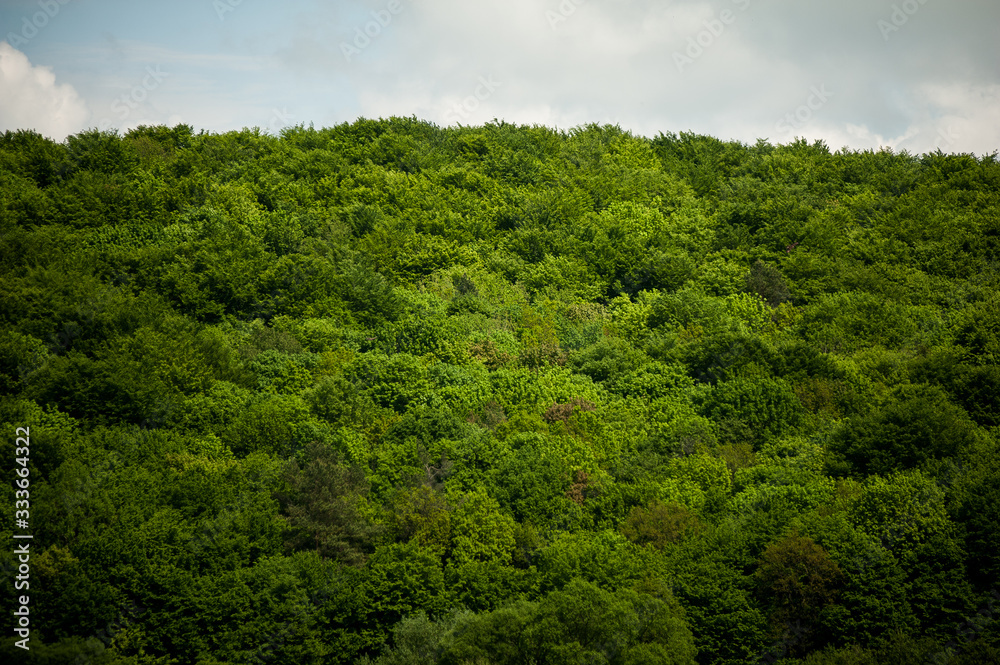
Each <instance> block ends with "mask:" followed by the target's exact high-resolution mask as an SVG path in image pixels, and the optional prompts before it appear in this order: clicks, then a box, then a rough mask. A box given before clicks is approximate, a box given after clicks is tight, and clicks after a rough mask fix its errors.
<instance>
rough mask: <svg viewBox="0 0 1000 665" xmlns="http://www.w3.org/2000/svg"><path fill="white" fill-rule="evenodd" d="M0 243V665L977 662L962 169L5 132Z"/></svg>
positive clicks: (990, 578) (379, 132)
mask: <svg viewBox="0 0 1000 665" xmlns="http://www.w3.org/2000/svg"><path fill="white" fill-rule="evenodd" d="M0 236H2V242H0V303H2V305H0V423H3V432H4V447H3V449H4V450H5V451H7V456H6V459H5V460H4V462H3V468H5V469H7V471H6V472H5V473H6V475H5V477H6V478H8V479H9V480H7V483H8V487H9V488H10V489H9V491H7V492H5V493H4V494H3V502H4V515H5V519H4V521H3V526H2V529H0V531H2V537H3V538H4V539H5V540H6V542H8V544H9V545H8V546H6V547H4V548H3V553H2V554H0V562H2V565H3V566H4V570H5V571H6V573H7V574H6V575H5V582H4V584H5V585H6V589H5V591H4V593H0V610H2V611H0V614H2V615H3V616H4V617H6V619H5V620H4V625H3V626H2V631H3V634H4V635H6V636H7V637H6V638H5V639H4V641H3V643H2V644H0V660H3V661H4V662H8V663H26V664H34V663H39V664H41V663H44V664H46V665H56V664H62V663H66V664H73V665H91V664H92V665H188V664H190V665H196V664H197V665H230V664H231V665H237V664H267V665H271V664H274V665H279V664H281V665H284V664H288V665H292V664H295V665H300V664H313V663H315V664H338V663H345V664H346V663H360V664H364V665H417V664H440V665H543V664H546V665H548V664H551V665H556V664H558V665H563V664H566V665H569V664H581V665H582V664H588V665H600V664H605V665H645V664H649V665H652V664H668V665H694V664H699V665H752V664H757V663H776V664H779V665H876V664H877V665H893V664H899V665H904V664H906V665H910V664H914V663H927V664H933V665H980V664H983V663H996V662H1000V627H998V624H1000V621H998V620H1000V582H998V580H1000V468H998V464H997V458H998V453H1000V450H998V449H1000V405H998V399H1000V397H998V396H1000V367H998V363H1000V163H998V160H997V154H996V153H994V154H989V155H982V156H978V157H977V156H975V155H970V154H947V153H943V152H941V151H937V152H934V153H927V154H923V155H911V154H908V153H906V152H893V151H892V150H889V149H882V150H879V151H872V150H864V151H862V150H851V149H848V148H842V149H839V150H837V151H832V150H831V149H830V148H829V147H828V146H827V145H826V144H825V143H823V142H822V141H817V142H814V143H809V142H807V141H806V140H803V139H797V140H795V141H793V142H791V143H788V144H785V145H772V144H770V143H769V142H768V141H767V140H763V139H762V140H759V141H757V142H756V143H755V144H745V143H741V142H738V141H724V140H719V139H716V138H713V137H710V136H702V135H696V134H693V133H689V132H681V133H679V134H678V133H673V132H668V133H666V134H663V133H660V134H659V135H658V136H657V137H656V138H647V137H642V136H635V135H633V134H632V133H630V132H629V131H626V130H623V129H622V128H620V127H618V126H611V125H598V124H592V125H587V126H580V127H576V128H573V129H569V130H558V129H551V128H547V127H543V126H537V125H536V126H527V125H515V124H510V123H507V122H505V121H499V120H494V121H493V122H490V123H487V124H485V125H482V126H462V125H459V126H455V127H439V126H437V125H435V124H433V123H430V122H426V121H422V120H419V119H417V118H415V117H411V118H405V117H403V118H400V117H392V118H389V119H379V120H370V119H363V118H362V119H358V120H356V121H354V122H352V123H344V124H341V125H337V126H334V127H329V128H323V129H316V128H314V127H312V126H309V127H306V126H304V125H299V126H296V127H290V128H286V129H284V130H282V131H281V132H280V134H279V135H272V134H269V133H267V132H264V131H262V130H260V129H258V128H250V129H243V130H240V131H231V132H226V133H210V132H206V131H196V130H195V129H193V128H192V127H190V126H188V125H183V124H182V125H177V126H175V127H173V128H170V127H167V126H140V127H138V128H136V129H133V130H130V131H127V132H125V133H120V132H118V131H114V130H112V131H99V130H96V129H95V130H89V131H84V132H81V133H79V134H76V135H72V136H69V137H68V138H67V139H66V140H64V141H62V142H56V141H53V140H51V139H48V138H46V137H44V136H42V135H40V134H38V133H36V132H34V131H28V130H19V131H6V132H5V133H3V134H0ZM18 428H25V430H18ZM27 430H30V444H29V445H28V446H27V447H20V446H22V444H21V443H20V439H18V441H19V443H15V438H16V437H20V436H22V435H21V434H20V433H17V432H20V431H24V432H27ZM25 443H28V442H27V441H25ZM15 446H19V447H18V448H17V450H19V451H21V452H18V453H15ZM25 451H28V452H25ZM18 460H20V461H18ZM21 480H23V482H20V481H21ZM28 481H30V485H29V482H28ZM19 482H20V484H18V483H19ZM29 504H30V508H29V507H28V506H29ZM22 509H23V510H24V513H25V514H27V513H28V511H29V510H30V523H29V522H28V521H25V522H24V523H20V522H16V521H15V519H14V516H15V514H19V515H20V513H18V511H21V510H22ZM17 534H30V535H31V540H30V541H28V540H16V538H17V537H18V536H17ZM29 542H30V564H25V565H26V566H30V578H29V577H27V576H25V578H24V579H25V584H24V585H23V586H25V587H27V585H28V583H30V589H27V590H20V591H15V580H16V579H17V577H16V576H17V573H18V571H19V570H21V572H22V573H23V572H24V570H25V568H20V567H19V566H20V564H19V559H18V554H17V553H16V552H15V547H16V546H22V545H21V544H22V543H29ZM10 543H13V544H14V545H10ZM22 551H23V550H22ZM20 561H24V559H23V558H22V559H20ZM18 588H20V587H18ZM22 595H24V596H27V597H28V598H29V599H30V600H28V601H25V600H21V599H19V598H20V597H21V596H22ZM25 602H27V603H28V605H27V607H29V608H30V642H28V643H27V645H28V646H30V649H28V650H25V649H24V648H23V647H18V646H16V645H15V640H18V639H20V638H19V637H18V636H17V633H16V632H14V629H15V628H16V626H17V623H16V621H17V620H18V615H17V614H16V612H17V611H18V608H19V607H20V606H21V605H23V604H24V603H25ZM25 621H27V619H25ZM25 621H22V625H24V623H25ZM22 636H23V635H22Z"/></svg>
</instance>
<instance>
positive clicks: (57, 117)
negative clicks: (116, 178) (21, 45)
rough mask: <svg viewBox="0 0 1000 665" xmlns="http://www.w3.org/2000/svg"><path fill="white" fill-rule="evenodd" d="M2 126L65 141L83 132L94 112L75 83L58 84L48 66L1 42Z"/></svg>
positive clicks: (0, 122) (0, 115)
mask: <svg viewBox="0 0 1000 665" xmlns="http://www.w3.org/2000/svg"><path fill="white" fill-rule="evenodd" d="M0 99H3V103H0V129H11V130H14V129H33V130H35V131H37V132H39V133H41V134H44V135H46V136H48V137H51V138H53V139H55V140H57V141H62V140H63V139H65V138H66V136H68V135H69V134H73V133H75V132H78V131H80V129H81V127H83V125H84V123H85V122H86V120H87V118H88V117H89V115H90V112H89V111H88V110H87V105H86V104H85V103H84V101H83V100H82V99H81V98H80V96H79V95H78V94H77V92H76V90H75V89H73V86H71V85H69V84H66V83H63V84H57V83H56V77H55V74H53V73H52V70H51V69H50V68H48V67H42V66H34V65H32V64H31V62H30V61H29V60H28V58H27V56H25V55H24V54H23V53H21V52H20V51H18V50H17V49H15V48H14V47H13V46H11V45H10V44H8V43H7V42H6V41H3V42H0Z"/></svg>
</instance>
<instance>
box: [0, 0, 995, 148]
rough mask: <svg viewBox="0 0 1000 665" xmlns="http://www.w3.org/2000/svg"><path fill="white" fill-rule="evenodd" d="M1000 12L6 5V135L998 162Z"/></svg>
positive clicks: (924, 1)
mask: <svg viewBox="0 0 1000 665" xmlns="http://www.w3.org/2000/svg"><path fill="white" fill-rule="evenodd" d="M998 26H1000V2H998V1H997V0H947V1H946V0H839V1H837V2H833V1H822V2H820V1H815V0H814V1H808V0H711V1H703V0H665V1H662V0H661V1H653V0H461V1H459V0H372V1H370V2H368V1H360V0H345V1H343V2H319V1H313V0H283V1H281V2H276V1H270V2H267V1H265V0H172V1H171V2H153V1H152V0H0V131H4V130H8V129H34V130H36V131H38V132H40V133H42V134H44V135H46V136H49V137H51V138H53V139H55V140H57V141H62V140H63V139H65V137H66V136H67V135H70V134H75V133H78V132H81V131H83V130H86V129H92V128H95V127H96V128H100V129H118V130H119V131H122V132H124V131H126V130H128V129H130V128H133V127H136V126H139V125H160V124H166V125H169V126H174V125H176V124H178V123H186V124H188V125H191V126H192V127H194V128H195V130H202V129H204V130H208V131H211V132H224V131H229V130H234V129H242V128H244V127H259V128H261V129H262V130H263V131H267V132H269V133H272V134H278V133H279V132H280V130H281V129H282V128H283V127H288V126H293V125H300V124H304V125H305V126H309V125H310V124H312V125H313V126H315V127H317V128H319V127H329V126H333V125H337V124H340V123H343V122H353V121H354V120H355V119H357V118H359V117H364V118H388V117H390V116H406V117H410V116H416V117H417V118H418V119H421V120H428V121H430V122H433V123H435V124H437V125H440V126H454V125H456V124H461V125H482V124H484V123H487V122H490V121H492V120H494V119H498V120H505V121H507V122H511V123H516V124H527V125H535V124H537V125H545V126H548V127H554V128H558V129H563V130H568V129H571V128H573V127H578V126H580V125H586V124H590V123H598V124H606V123H607V124H616V125H619V126H620V127H622V128H623V129H625V130H628V131H630V132H632V133H633V134H634V135H641V136H647V137H651V138H652V137H655V136H657V135H659V134H660V133H668V132H674V133H680V132H694V133H697V134H708V135H711V136H715V137H717V138H720V139H723V140H737V141H741V142H744V143H755V142H756V141H757V140H759V139H764V140H767V141H769V142H770V143H772V144H779V143H789V142H791V141H793V140H795V139H796V138H805V139H806V140H808V141H810V142H812V141H815V140H823V141H825V142H826V144H827V145H828V146H829V147H830V148H831V149H833V150H836V149H840V148H849V149H852V150H862V149H879V148H883V147H888V148H891V149H892V150H894V151H897V152H898V151H902V150H906V151H908V152H909V153H911V154H921V153H925V152H932V151H935V150H938V149H940V150H942V151H944V152H949V153H959V152H963V153H973V154H976V155H978V156H982V155H985V154H990V153H993V152H994V151H997V150H1000V40H998V39H997V28H998Z"/></svg>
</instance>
